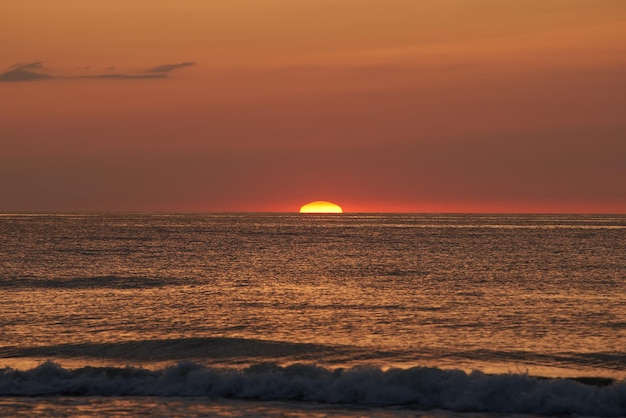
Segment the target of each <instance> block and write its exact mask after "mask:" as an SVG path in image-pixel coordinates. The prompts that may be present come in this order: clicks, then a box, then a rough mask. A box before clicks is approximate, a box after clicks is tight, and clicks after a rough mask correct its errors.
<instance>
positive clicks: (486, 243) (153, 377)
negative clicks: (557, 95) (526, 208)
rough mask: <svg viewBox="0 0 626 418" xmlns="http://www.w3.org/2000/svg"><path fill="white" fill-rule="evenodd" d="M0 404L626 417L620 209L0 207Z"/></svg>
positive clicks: (27, 412) (56, 412)
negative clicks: (65, 210) (118, 210)
mask: <svg viewBox="0 0 626 418" xmlns="http://www.w3.org/2000/svg"><path fill="white" fill-rule="evenodd" d="M0 367H4V369H2V370H0V415H3V416H20V415H21V416H36V415H39V416H68V415H69V416H72V415H80V416H103V415H105V416H137V415H142V414H143V415H152V416H259V415H263V416H293V417H299V416H337V417H353V416H380V417H387V416H416V415H419V416H433V417H452V416H455V417H456V416H459V417H475V416H484V415H485V414H492V415H493V416H502V415H503V414H507V415H512V416H516V415H517V414H531V415H537V416H540V415H563V414H565V415H577V416H625V415H626V381H625V379H626V216H624V215H614V216H609V215H593V216H592V215H585V216H583V215H578V216H572V215H441V214H436V215H427V214H423V215H413V214H342V215H304V214H3V215H0Z"/></svg>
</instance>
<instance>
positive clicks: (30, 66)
mask: <svg viewBox="0 0 626 418" xmlns="http://www.w3.org/2000/svg"><path fill="white" fill-rule="evenodd" d="M11 68H16V69H17V68H21V69H25V70H38V69H40V68H43V63H42V62H41V61H33V62H25V63H19V64H13V65H12V66H11Z"/></svg>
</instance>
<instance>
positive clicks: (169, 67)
mask: <svg viewBox="0 0 626 418" xmlns="http://www.w3.org/2000/svg"><path fill="white" fill-rule="evenodd" d="M195 64H196V63H195V62H192V61H186V62H181V63H179V64H162V65H159V66H156V67H152V68H150V69H148V70H146V72H147V73H169V72H170V71H174V70H178V69H179V68H184V67H190V66H192V65H195Z"/></svg>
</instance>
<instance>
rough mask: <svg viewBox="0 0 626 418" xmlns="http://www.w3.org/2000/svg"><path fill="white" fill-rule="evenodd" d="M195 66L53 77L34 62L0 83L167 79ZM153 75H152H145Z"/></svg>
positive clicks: (21, 65) (16, 67)
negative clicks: (169, 75)
mask: <svg viewBox="0 0 626 418" xmlns="http://www.w3.org/2000/svg"><path fill="white" fill-rule="evenodd" d="M191 65H195V63H194V62H191V61H188V62H181V63H179V64H163V65H159V66H157V67H152V68H149V69H147V70H145V71H144V73H143V74H141V73H140V74H125V73H113V74H112V73H104V74H89V75H83V74H78V75H53V74H48V73H46V72H43V71H35V70H42V69H43V63H42V62H41V61H33V62H27V63H18V64H13V65H12V66H11V67H9V68H10V69H9V70H8V71H5V72H4V73H2V74H0V82H20V81H36V80H57V79H89V78H99V79H125V80H141V79H151V78H166V77H167V76H168V74H169V73H170V72H171V71H174V70H177V69H179V68H183V67H189V66H191ZM88 68H89V67H76V69H80V70H84V69H88ZM114 69H115V67H108V68H106V70H108V71H110V70H114ZM145 73H152V74H145Z"/></svg>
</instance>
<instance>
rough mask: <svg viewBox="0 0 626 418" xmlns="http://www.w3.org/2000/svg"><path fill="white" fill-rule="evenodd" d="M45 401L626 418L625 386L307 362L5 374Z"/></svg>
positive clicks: (4, 382) (0, 389)
mask: <svg viewBox="0 0 626 418" xmlns="http://www.w3.org/2000/svg"><path fill="white" fill-rule="evenodd" d="M42 395H65V396H68V395H69V396H157V397H162V396H209V397H225V398H232V399H254V400H274V401H313V402H321V403H333V404H349V405H359V406H392V405H404V406H408V407H415V408H419V409H430V408H441V409H447V410H452V411H474V412H499V413H530V414H540V415H563V414H569V415H592V416H624V415H626V382H615V383H612V384H610V385H606V386H592V385H587V384H583V383H580V382H576V381H573V380H564V379H538V378H533V377H529V376H526V375H515V374H506V375H486V374H483V373H480V372H473V373H470V374H467V373H465V372H463V371H460V370H441V369H437V368H426V367H416V368H411V369H390V370H386V371H383V370H380V369H377V368H371V367H356V368H351V369H334V370H329V369H326V368H322V367H318V366H314V365H307V364H294V365H291V366H288V367H281V366H277V365H274V364H268V363H263V364H258V365H255V366H252V367H249V368H247V369H245V370H234V369H228V370H225V369H212V368H207V367H205V366H203V365H200V364H196V363H191V362H182V363H179V364H177V365H175V366H171V367H168V368H165V369H162V370H156V371H151V370H146V369H141V368H133V367H125V368H115V367H84V368H80V369H64V368H62V367H60V366H58V365H56V364H54V363H51V362H47V363H44V364H42V365H40V366H38V367H36V368H33V369H30V370H25V371H20V370H14V369H11V368H5V369H4V370H2V371H0V396H42Z"/></svg>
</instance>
